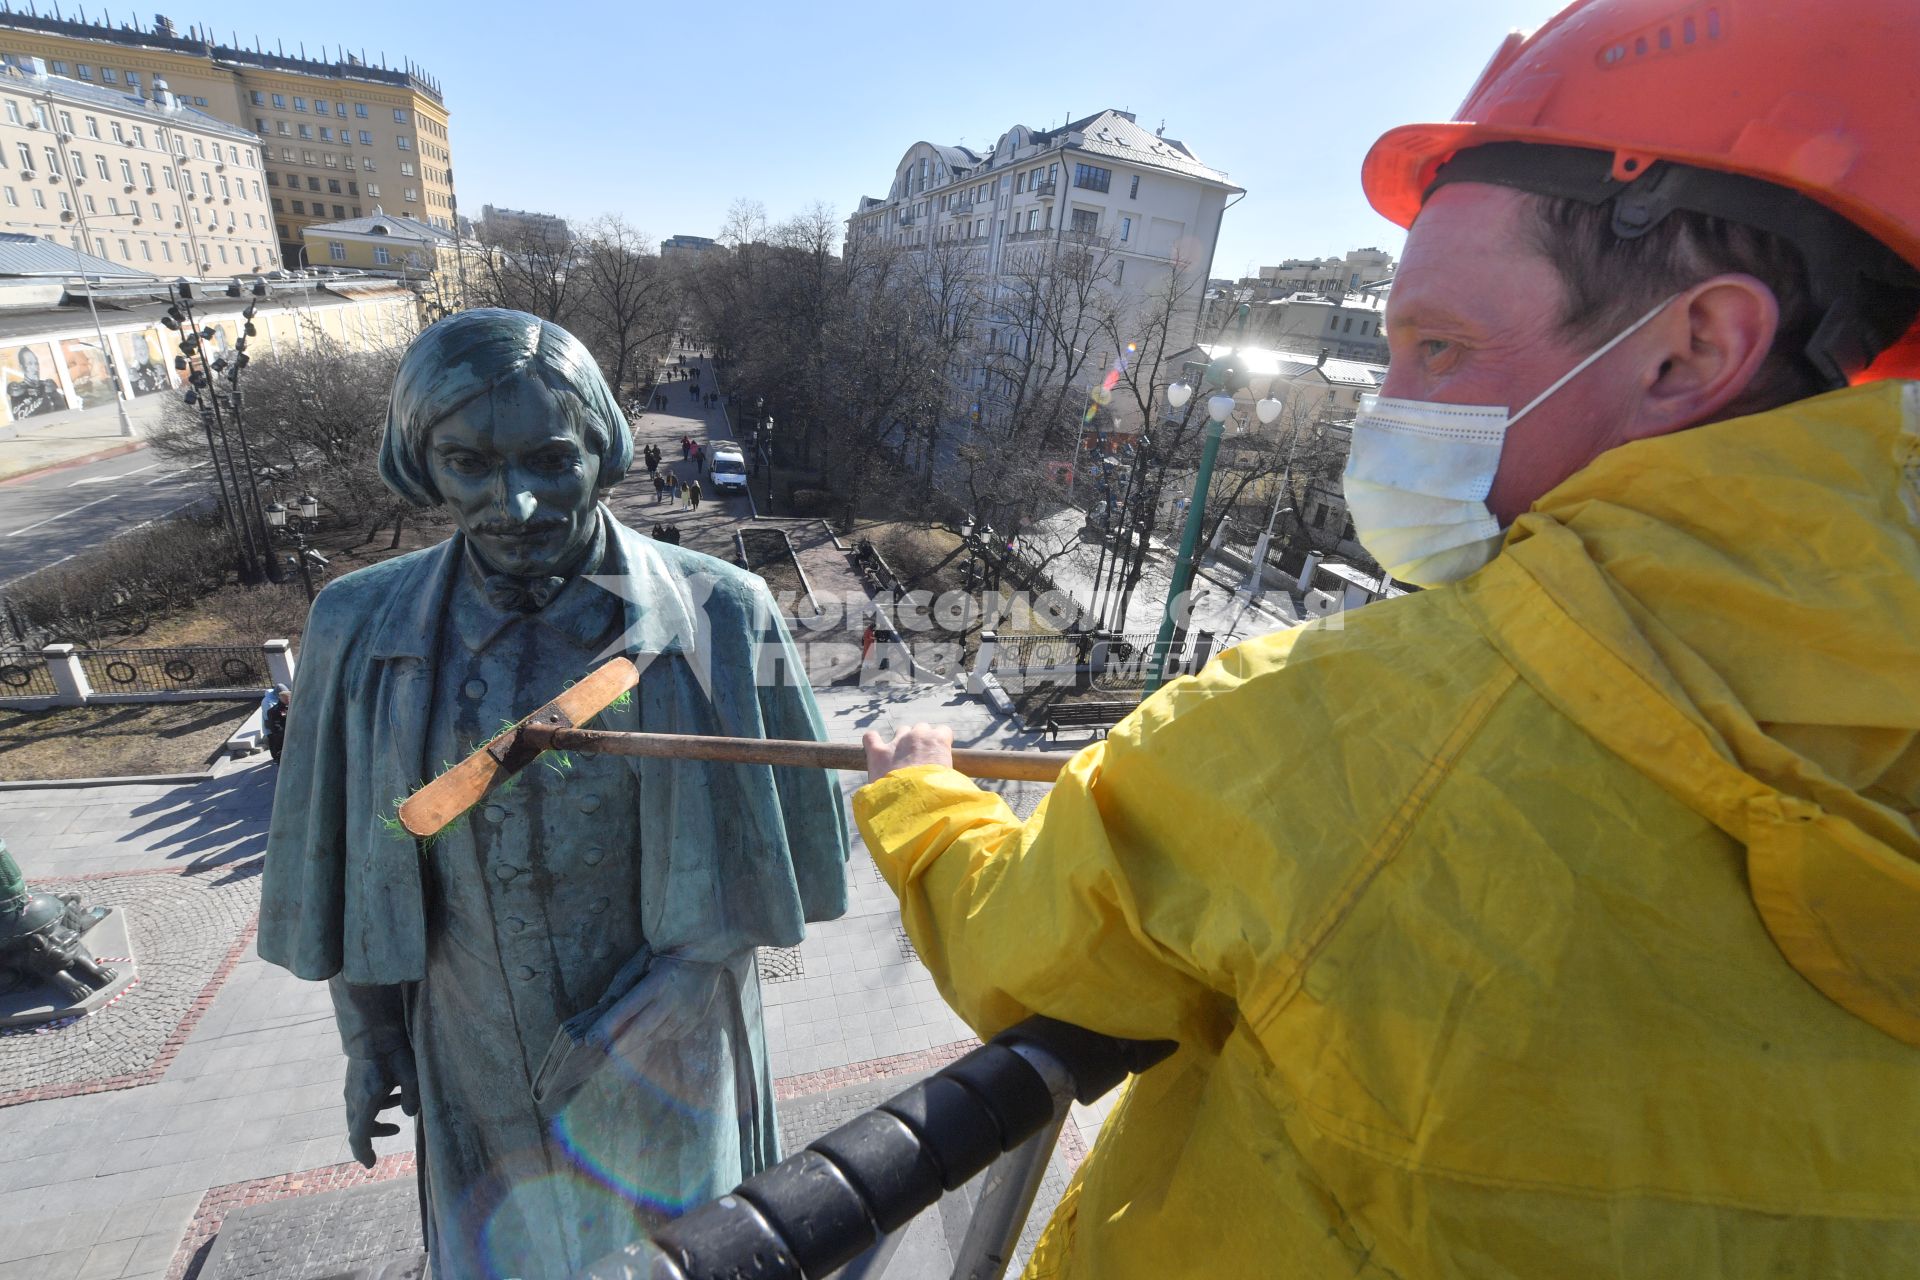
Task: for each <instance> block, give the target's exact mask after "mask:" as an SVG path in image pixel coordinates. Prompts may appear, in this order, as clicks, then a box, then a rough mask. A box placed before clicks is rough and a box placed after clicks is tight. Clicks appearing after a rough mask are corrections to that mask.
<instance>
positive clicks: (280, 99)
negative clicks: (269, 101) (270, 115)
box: [273, 93, 287, 111]
mask: <svg viewBox="0 0 1920 1280" xmlns="http://www.w3.org/2000/svg"><path fill="white" fill-rule="evenodd" d="M273 106H274V109H275V110H276V111H285V110H286V109H287V98H286V95H285V94H282V93H276V94H274V95H273Z"/></svg>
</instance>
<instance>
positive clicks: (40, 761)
mask: <svg viewBox="0 0 1920 1280" xmlns="http://www.w3.org/2000/svg"><path fill="white" fill-rule="evenodd" d="M253 706H254V704H253V703H251V702H239V701H233V702H157V703H141V704H138V705H128V706H110V707H66V708H62V709H60V710H57V711H6V710H0V781H5V782H26V781H40V780H49V779H57V778H126V777H134V776H136V775H140V774H152V773H195V772H198V771H199V770H202V769H205V768H206V767H207V765H208V764H209V763H210V762H211V761H212V760H213V757H214V755H215V754H216V753H217V752H218V751H219V750H220V745H221V744H222V743H224V742H225V741H226V740H227V738H228V737H229V736H230V735H231V734H232V733H233V732H234V730H236V729H238V728H239V727H240V722H241V721H243V720H245V719H246V718H247V717H248V716H249V715H251V714H252V713H253Z"/></svg>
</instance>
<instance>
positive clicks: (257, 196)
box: [253, 178, 261, 200]
mask: <svg viewBox="0 0 1920 1280" xmlns="http://www.w3.org/2000/svg"><path fill="white" fill-rule="evenodd" d="M253 198H254V199H255V200H258V199H260V198H261V196H260V179H258V178H255V179H254V180H253Z"/></svg>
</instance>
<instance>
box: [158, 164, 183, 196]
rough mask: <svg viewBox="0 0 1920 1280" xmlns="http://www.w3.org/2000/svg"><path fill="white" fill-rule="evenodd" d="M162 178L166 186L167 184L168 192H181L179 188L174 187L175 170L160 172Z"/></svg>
mask: <svg viewBox="0 0 1920 1280" xmlns="http://www.w3.org/2000/svg"><path fill="white" fill-rule="evenodd" d="M160 177H161V179H162V180H163V181H165V182H166V184H167V190H169V191H177V190H179V188H178V187H176V186H174V185H173V170H172V169H162V170H161V171H160Z"/></svg>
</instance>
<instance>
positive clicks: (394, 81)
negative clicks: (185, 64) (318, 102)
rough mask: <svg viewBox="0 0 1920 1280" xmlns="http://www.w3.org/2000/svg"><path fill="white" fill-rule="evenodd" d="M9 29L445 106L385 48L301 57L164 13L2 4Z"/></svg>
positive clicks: (434, 85)
mask: <svg viewBox="0 0 1920 1280" xmlns="http://www.w3.org/2000/svg"><path fill="white" fill-rule="evenodd" d="M83 12H84V11H83ZM5 30H14V31H33V32H38V33H40V34H42V35H53V36H67V37H70V38H73V39H78V40H99V41H104V42H107V43H110V44H117V45H122V46H124V47H126V48H129V49H162V50H165V51H167V52H169V53H184V54H188V55H190V56H194V57H202V58H206V59H208V60H209V61H212V62H214V63H217V64H221V65H224V66H228V67H241V68H244V67H257V68H259V69H261V70H263V71H289V72H292V73H294V74H296V75H307V76H324V77H326V78H328V79H333V80H364V81H367V82H368V83H370V84H385V85H396V86H399V87H401V88H410V89H415V90H417V91H419V92H420V93H423V94H425V95H426V96H428V97H429V98H432V99H433V100H434V101H435V102H437V103H440V104H442V105H445V99H444V98H443V97H442V96H441V91H440V82H439V81H438V80H437V79H435V78H434V77H433V76H430V75H428V74H427V72H426V69H425V68H423V67H421V66H419V65H418V64H417V63H414V62H413V61H411V60H408V59H402V61H401V65H400V66H398V67H390V66H388V65H387V60H386V59H387V55H386V53H385V52H384V51H383V52H382V53H381V54H380V65H378V66H374V65H372V64H371V63H370V62H369V60H368V58H367V52H366V50H365V49H362V50H360V51H359V52H358V53H353V52H351V51H349V50H347V49H346V48H344V47H340V46H336V47H335V50H334V53H335V56H334V57H333V58H332V59H328V58H327V57H326V56H325V55H326V50H325V49H324V48H322V49H321V50H320V53H321V56H320V57H317V58H310V57H308V56H307V47H306V45H305V44H301V45H299V46H298V47H299V50H300V52H299V54H298V55H297V56H295V55H291V54H288V53H287V52H286V47H285V45H284V44H276V45H275V46H274V49H273V51H272V52H268V50H267V49H266V47H265V45H264V44H262V42H261V41H260V39H259V38H258V37H257V36H256V37H255V38H254V43H253V48H251V49H245V48H242V47H240V45H239V44H238V43H237V37H236V43H234V44H220V43H218V42H217V41H216V40H215V39H214V38H213V33H212V32H210V31H208V30H206V29H205V28H203V27H200V26H197V25H196V26H190V27H188V28H187V33H186V34H185V35H181V34H180V32H179V31H178V29H176V28H175V27H174V25H173V23H172V21H170V20H169V19H167V18H166V17H165V16H159V15H157V16H156V17H155V20H154V28H153V30H151V31H149V30H146V29H145V28H143V27H141V26H139V25H138V24H137V23H127V24H123V25H120V26H115V25H113V24H112V23H110V22H107V21H104V20H103V21H99V22H88V21H86V20H85V19H84V18H82V19H80V20H77V21H76V20H75V19H72V18H65V17H47V16H46V15H44V14H38V13H20V12H17V11H14V10H11V9H0V31H5Z"/></svg>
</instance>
